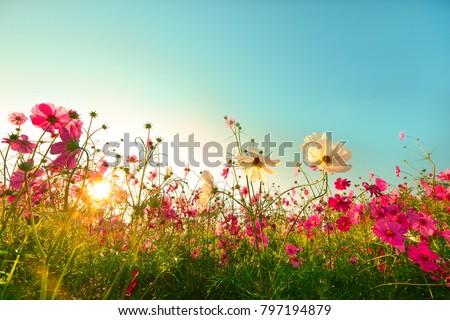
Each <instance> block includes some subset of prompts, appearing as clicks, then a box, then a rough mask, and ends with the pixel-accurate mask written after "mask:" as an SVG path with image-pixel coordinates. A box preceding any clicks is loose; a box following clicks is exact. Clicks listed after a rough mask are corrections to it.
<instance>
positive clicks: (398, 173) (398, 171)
mask: <svg viewBox="0 0 450 320" xmlns="http://www.w3.org/2000/svg"><path fill="white" fill-rule="evenodd" d="M395 175H396V176H397V178H399V177H400V167H399V166H395Z"/></svg>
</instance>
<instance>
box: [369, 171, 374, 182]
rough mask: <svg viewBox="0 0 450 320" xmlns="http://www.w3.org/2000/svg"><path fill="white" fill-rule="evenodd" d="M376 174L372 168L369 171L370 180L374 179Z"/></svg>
mask: <svg viewBox="0 0 450 320" xmlns="http://www.w3.org/2000/svg"><path fill="white" fill-rule="evenodd" d="M374 176H375V174H374V173H373V171H372V170H370V172H369V180H372V179H373V177H374Z"/></svg>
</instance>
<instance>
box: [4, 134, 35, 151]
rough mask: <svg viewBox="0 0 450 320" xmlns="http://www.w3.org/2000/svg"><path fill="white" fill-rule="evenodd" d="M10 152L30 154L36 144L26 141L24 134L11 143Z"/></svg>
mask: <svg viewBox="0 0 450 320" xmlns="http://www.w3.org/2000/svg"><path fill="white" fill-rule="evenodd" d="M10 145H11V150H14V151H17V152H19V153H32V152H33V149H34V148H36V144H35V143H32V142H30V141H29V140H28V136H27V135H25V134H22V135H20V138H19V139H15V140H13V141H11V143H10Z"/></svg>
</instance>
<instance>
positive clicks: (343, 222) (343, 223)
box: [336, 216, 352, 232]
mask: <svg viewBox="0 0 450 320" xmlns="http://www.w3.org/2000/svg"><path fill="white" fill-rule="evenodd" d="M351 225H352V221H351V220H350V218H349V217H347V216H340V217H339V218H338V219H337V220H336V227H337V228H338V229H339V230H340V231H341V232H347V231H348V230H350V227H351Z"/></svg>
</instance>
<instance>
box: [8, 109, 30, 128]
mask: <svg viewBox="0 0 450 320" xmlns="http://www.w3.org/2000/svg"><path fill="white" fill-rule="evenodd" d="M27 119H28V118H27V117H26V116H25V115H24V114H23V113H22V112H13V113H10V114H9V115H8V121H9V122H11V123H12V124H15V125H16V126H20V125H22V124H24V123H25V122H26V121H27Z"/></svg>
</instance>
